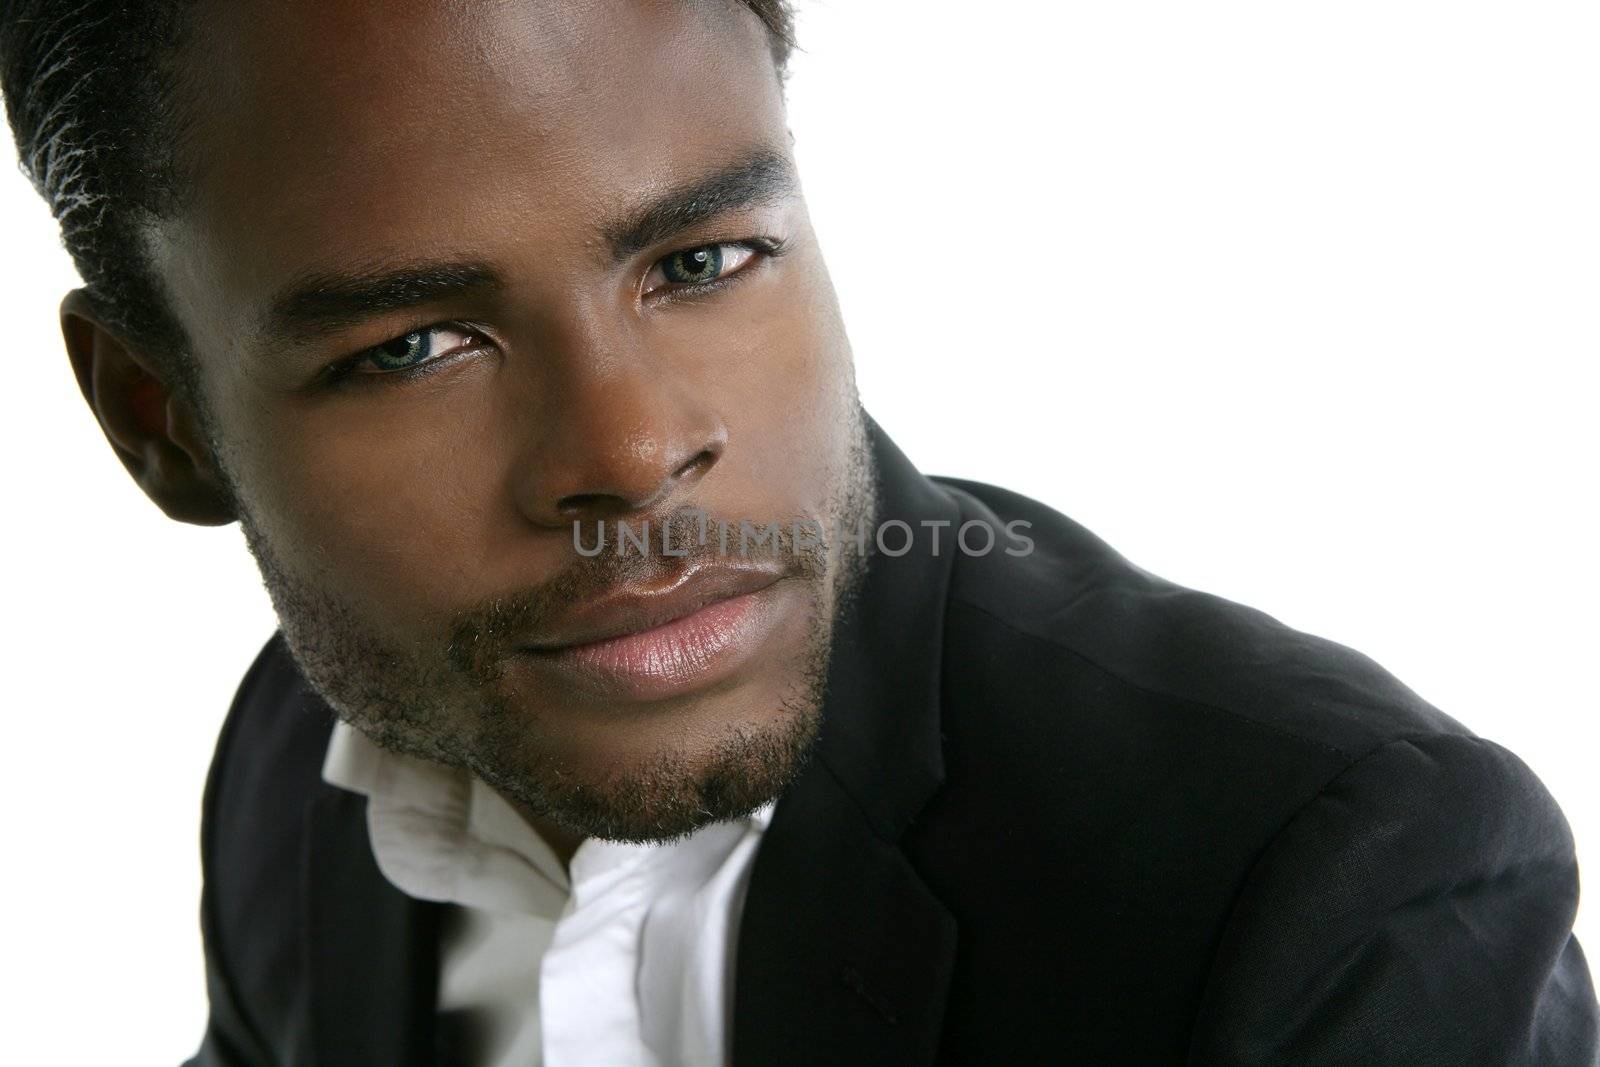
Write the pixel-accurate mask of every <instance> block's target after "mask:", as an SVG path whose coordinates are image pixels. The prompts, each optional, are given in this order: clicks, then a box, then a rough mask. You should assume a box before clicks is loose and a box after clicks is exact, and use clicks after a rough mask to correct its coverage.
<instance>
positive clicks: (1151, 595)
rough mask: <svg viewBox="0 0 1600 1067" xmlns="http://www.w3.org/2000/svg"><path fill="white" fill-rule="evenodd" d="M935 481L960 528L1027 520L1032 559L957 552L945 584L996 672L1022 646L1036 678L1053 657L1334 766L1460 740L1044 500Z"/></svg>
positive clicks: (1349, 670)
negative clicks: (1321, 756)
mask: <svg viewBox="0 0 1600 1067" xmlns="http://www.w3.org/2000/svg"><path fill="white" fill-rule="evenodd" d="M935 481H937V482H938V483H939V484H941V485H943V486H944V487H945V488H946V490H947V491H949V492H950V493H951V494H952V495H953V496H954V497H955V498H956V499H957V501H958V503H959V504H960V507H961V510H962V513H963V517H964V521H971V520H974V519H976V520H980V521H984V522H988V523H992V524H997V525H1000V526H1005V525H1006V524H1008V523H1016V522H1017V521H1018V520H1021V521H1023V522H1026V523H1027V524H1028V525H1027V526H1026V527H1025V529H1026V533H1027V536H1028V537H1030V538H1031V539H1032V541H1033V546H1032V549H1031V551H1028V552H1027V553H1026V554H1023V555H1007V554H1005V553H1003V552H992V553H988V554H986V555H983V556H967V555H959V556H958V558H957V560H956V565H955V568H954V572H953V575H952V585H951V596H950V610H951V614H952V617H953V618H954V619H956V620H958V622H957V625H958V627H959V628H960V631H961V633H962V634H963V635H964V636H967V637H969V638H971V637H974V636H976V635H979V634H985V633H986V634H987V635H988V640H990V641H992V642H993V644H994V648H995V651H994V652H992V653H991V656H992V657H993V659H992V662H993V663H994V665H995V666H996V667H999V666H1000V665H1001V661H1003V659H1004V656H1005V653H1004V651H1003V650H1004V649H1007V648H1010V649H1012V650H1013V654H1016V655H1021V654H1024V650H1026V654H1027V655H1028V656H1029V658H1030V660H1032V661H1033V662H1032V663H1031V664H1030V666H1032V667H1033V668H1034V669H1035V670H1038V669H1039V667H1040V666H1042V664H1041V663H1040V661H1049V660H1052V659H1053V660H1055V661H1057V662H1058V663H1061V664H1063V665H1064V669H1070V670H1072V671H1073V672H1074V673H1076V674H1079V675H1082V674H1085V673H1092V674H1095V675H1098V676H1099V678H1100V682H1099V684H1100V685H1101V686H1102V687H1105V688H1121V689H1128V690H1137V691H1139V692H1141V693H1144V694H1146V695H1147V697H1148V698H1149V699H1150V700H1153V701H1163V702H1165V703H1166V705H1167V706H1168V707H1169V708H1170V710H1171V713H1172V714H1173V715H1174V716H1204V717H1206V718H1208V720H1210V721H1211V723H1212V725H1213V727H1214V728H1215V729H1218V730H1222V731H1226V732H1252V733H1255V732H1261V731H1267V732H1270V733H1272V734H1274V735H1276V736H1278V737H1279V738H1280V739H1281V740H1282V741H1283V742H1284V743H1285V744H1286V745H1288V746H1289V747H1290V748H1300V747H1304V748H1306V749H1307V750H1321V751H1324V752H1326V753H1327V754H1328V755H1330V756H1331V757H1333V758H1334V759H1335V760H1336V761H1345V762H1347V761H1348V760H1350V759H1354V758H1359V757H1360V756H1362V755H1364V754H1366V753H1367V752H1370V751H1372V750H1373V749H1374V748H1376V747H1377V746H1379V745H1381V744H1384V743H1386V742H1389V741H1392V740H1395V739H1396V738H1400V737H1406V736H1411V735H1423V734H1434V733H1448V734H1466V733H1468V731H1467V730H1466V728H1465V727H1464V726H1462V724H1461V723H1459V722H1457V721H1456V720H1455V719H1453V718H1451V717H1450V716H1449V715H1446V714H1445V713H1444V712H1442V711H1440V710H1439V709H1438V708H1436V707H1434V706H1433V705H1431V704H1429V703H1428V702H1427V701H1425V700H1423V699H1422V698H1421V697H1420V696H1418V695H1417V694H1416V693H1415V692H1413V691H1412V690H1411V689H1410V688H1409V687H1407V686H1406V685H1405V684H1404V683H1402V682H1401V681H1400V680H1399V679H1398V678H1396V677H1395V676H1394V675H1393V674H1391V673H1390V672H1389V671H1387V670H1385V669H1384V668H1383V667H1381V666H1380V665H1378V664H1377V663H1375V662H1374V661H1373V660H1372V659H1370V658H1369V657H1367V656H1366V655H1363V654H1362V653H1360V652H1358V651H1356V650H1355V649H1352V648H1349V647H1347V646H1345V645H1341V644H1339V643H1337V642H1335V641H1331V640H1328V639H1326V638H1322V637H1318V636H1315V635H1313V634H1308V633H1304V632H1301V631H1299V630H1295V629H1293V628H1291V627H1289V626H1287V625H1285V624H1284V623H1282V622H1280V621H1278V620H1277V619H1275V618H1273V617H1272V616H1271V615H1268V614H1267V613H1266V612H1263V611H1260V610H1257V609H1255V608H1252V607H1248V606H1246V605H1244V604H1239V603H1236V602H1234V601H1231V600H1227V599H1225V598H1223V597H1220V596H1216V595H1213V594H1210V593H1206V592H1201V591H1198V590H1194V589H1189V588H1185V587H1183V586H1180V585H1177V584H1176V583H1173V582H1170V581H1167V580H1165V579H1163V578H1160V577H1158V576H1156V575H1154V574H1151V573H1150V572H1149V571H1146V570H1144V569H1143V568H1141V567H1138V566H1136V565H1134V564H1133V563H1131V562H1129V561H1128V560H1127V559H1125V558H1124V557H1123V556H1121V555H1120V554H1119V553H1117V552H1116V551H1115V550H1114V549H1112V548H1111V547H1110V546H1109V545H1107V544H1106V543H1105V542H1104V541H1102V540H1101V539H1100V538H1099V537H1097V536H1095V535H1094V534H1093V533H1091V532H1090V531H1088V530H1087V529H1085V528H1084V527H1083V526H1081V525H1080V524H1078V523H1077V522H1074V521H1073V520H1072V519H1070V518H1068V517H1067V516H1065V515H1062V514H1061V513H1060V512H1058V511H1055V510H1053V509H1051V508H1049V507H1048V506H1046V505H1044V504H1042V503H1040V502H1039V501H1036V500H1032V499H1030V498H1028V497H1025V496H1022V495H1021V494H1018V493H1014V492H1011V491H1009V490H1006V489H1001V488H998V487H995V486H991V485H985V484H983V483H979V482H972V481H966V480H961V479H951V478H938V479H935ZM1066 665H1070V667H1067V666H1066Z"/></svg>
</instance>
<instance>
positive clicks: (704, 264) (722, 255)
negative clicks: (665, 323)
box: [644, 243, 756, 293]
mask: <svg viewBox="0 0 1600 1067" xmlns="http://www.w3.org/2000/svg"><path fill="white" fill-rule="evenodd" d="M755 254H756V252H755V249H753V248H751V247H750V246H748V245H744V244H733V243H725V244H716V245H701V246H700V247H698V248H685V249H683V250H682V251H680V252H674V253H672V254H671V255H670V256H667V257H665V258H664V259H662V260H661V261H660V262H658V263H657V264H656V265H655V267H654V268H652V269H651V271H650V276H649V277H648V278H646V279H645V284H644V291H645V292H646V293H653V292H656V291H657V290H659V289H664V288H667V287H669V286H671V287H676V288H693V287H695V286H700V285H710V284H712V283H713V282H716V281H720V280H721V279H723V278H726V277H728V276H729V275H731V274H734V273H735V272H737V271H739V270H741V269H743V268H744V267H745V265H746V264H748V263H749V262H750V260H751V259H753V258H754V257H755Z"/></svg>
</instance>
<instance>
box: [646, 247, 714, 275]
mask: <svg viewBox="0 0 1600 1067" xmlns="http://www.w3.org/2000/svg"><path fill="white" fill-rule="evenodd" d="M661 272H662V273H663V274H665V275H666V277H667V281H669V282H671V283H672V284H673V285H701V284H704V283H705V282H709V281H713V280H715V279H716V277H717V276H718V275H719V274H721V273H722V249H721V248H720V247H719V246H717V245H706V246H705V247H704V248H690V249H688V250H686V251H683V252H674V253H673V254H672V255H670V256H668V257H667V258H666V259H664V260H662V261H661Z"/></svg>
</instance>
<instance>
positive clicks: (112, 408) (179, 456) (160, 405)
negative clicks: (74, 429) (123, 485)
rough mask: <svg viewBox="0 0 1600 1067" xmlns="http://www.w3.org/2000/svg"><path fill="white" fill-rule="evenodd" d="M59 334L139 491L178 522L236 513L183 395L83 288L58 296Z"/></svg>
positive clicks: (211, 521)
mask: <svg viewBox="0 0 1600 1067" xmlns="http://www.w3.org/2000/svg"><path fill="white" fill-rule="evenodd" d="M61 335H62V337H63V338H64V339H65V340H66V343H67V355H68V356H69V357H70V358H71V360H72V369H73V371H74V372H75V373H76V374H77V376H78V388H79V389H81V390H82V391H83V398H84V400H86V401H88V403H89V408H90V410H91V411H93V412H94V417H95V418H96V419H97V420H99V423H100V428H101V429H102V430H104V431H105V434H106V440H108V441H110V442H111V448H112V450H113V451H115V452H116V453H117V458H118V459H120V460H122V465H123V466H124V467H126V468H128V473H129V474H131V475H132V476H133V480H134V481H136V482H138V483H139V488H140V489H143V490H144V492H145V495H146V496H148V497H149V498H150V499H151V500H153V501H155V503H156V506H157V507H159V508H160V509H161V510H162V511H164V512H166V514H167V516H168V517H169V518H173V519H177V520H178V521H179V522H189V523H194V524H195V525H197V526H221V525H224V524H226V523H230V522H232V521H234V519H236V518H238V516H237V515H236V514H235V513H234V506H233V497H232V494H230V493H229V492H228V489H227V484H226V482H225V481H224V479H223V478H222V475H221V472H220V470H219V469H218V467H217V464H216V461H215V458H214V457H213V456H212V455H211V450H210V447H209V446H208V445H207V444H206V441H205V437H204V435H203V434H202V433H201V432H200V420H199V418H198V417H197V415H196V413H195V411H194V410H193V407H192V405H191V404H190V402H189V400H188V398H187V397H185V396H184V395H183V394H182V392H181V391H180V390H176V389H173V388H172V387H171V386H170V385H169V383H168V382H167V380H166V378H165V376H164V375H163V374H162V373H161V372H160V371H159V370H158V369H157V366H156V363H155V361H154V360H152V359H150V358H149V357H148V356H147V355H145V354H143V353H141V352H139V351H138V350H136V349H135V348H134V347H133V346H131V345H128V344H125V343H124V342H123V341H122V340H121V339H120V338H119V337H118V336H117V335H116V334H115V333H113V332H112V331H111V330H109V329H107V328H106V327H105V326H104V324H102V322H101V321H100V318H99V316H98V315H97V314H96V313H95V310H94V307H93V305H92V304H91V302H90V301H89V299H88V296H87V294H86V293H85V292H84V291H83V290H82V289H74V290H73V291H72V292H70V293H68V294H67V297H66V299H65V300H63V301H62V302H61Z"/></svg>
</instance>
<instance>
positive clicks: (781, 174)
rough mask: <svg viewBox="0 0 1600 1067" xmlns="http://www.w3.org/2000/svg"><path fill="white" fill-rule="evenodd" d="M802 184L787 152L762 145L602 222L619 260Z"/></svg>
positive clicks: (781, 196) (774, 198) (789, 192)
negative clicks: (745, 155) (610, 219)
mask: <svg viewBox="0 0 1600 1067" xmlns="http://www.w3.org/2000/svg"><path fill="white" fill-rule="evenodd" d="M797 186H798V182H797V181H796V180H795V173H794V167H793V165H792V164H791V163H790V162H789V159H788V157H787V156H785V155H783V154H782V153H779V152H775V151H773V150H771V149H763V150H761V151H759V152H757V153H756V154H754V155H752V156H749V157H748V158H746V159H744V160H741V161H740V162H737V163H734V164H732V165H730V166H727V167H724V168H723V169H721V170H718V171H716V172H714V173H712V174H710V175H707V176H706V177H703V178H699V179H696V180H694V181H691V182H688V183H685V184H683V185H679V186H675V187H673V188H670V189H668V190H667V191H666V192H664V193H661V194H659V195H657V196H655V197H653V198H652V199H650V200H648V201H646V202H645V203H644V204H642V205H641V206H639V207H637V208H635V209H634V210H632V211H630V212H628V213H627V214H626V215H624V216H622V217H621V218H618V219H615V220H612V221H611V222H609V223H605V224H603V225H602V226H601V234H602V236H603V237H604V239H605V242H606V244H607V245H608V246H610V249H611V255H612V257H613V258H614V259H616V260H618V261H621V260H625V259H628V258H629V257H631V256H634V255H637V254H638V253H640V252H642V251H644V250H645V249H647V248H649V247H651V246H652V245H658V244H661V243H663V242H666V241H670V240H671V239H672V238H674V237H676V236H678V235H679V234H681V233H683V232H685V231H686V230H691V229H693V228H694V227H696V226H699V225H701V224H702V223H705V222H709V221H711V220H712V219H714V218H716V217H717V216H719V215H726V214H728V213H730V212H734V211H739V210H741V209H743V208H747V207H751V206H754V205H756V204H768V203H772V202H774V201H777V200H782V199H784V198H785V197H787V196H790V195H792V194H793V193H794V191H795V189H796V188H797Z"/></svg>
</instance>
